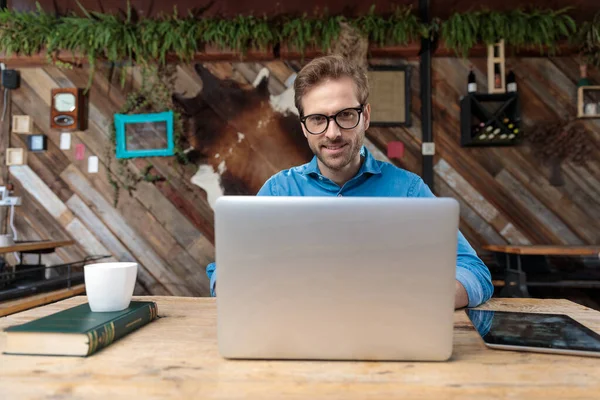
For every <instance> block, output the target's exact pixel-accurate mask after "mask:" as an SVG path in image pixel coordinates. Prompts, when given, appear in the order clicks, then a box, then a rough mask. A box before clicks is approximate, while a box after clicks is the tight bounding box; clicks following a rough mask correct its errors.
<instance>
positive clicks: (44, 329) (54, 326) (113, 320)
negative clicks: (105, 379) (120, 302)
mask: <svg viewBox="0 0 600 400" xmlns="http://www.w3.org/2000/svg"><path fill="white" fill-rule="evenodd" d="M157 316H158V307H157V305H156V303H155V302H153V301H132V302H131V303H130V304H129V308H126V309H125V310H123V311H116V312H92V311H91V310H90V306H89V304H87V303H85V304H81V305H79V306H76V307H73V308H69V309H67V310H63V311H60V312H58V313H56V314H52V315H48V316H47V317H43V318H39V319H36V320H34V321H30V322H27V323H25V324H23V325H16V326H11V327H9V328H6V329H5V332H6V350H5V351H4V353H5V354H31V355H54V356H81V357H86V356H89V355H91V354H94V353H95V352H97V351H98V350H100V349H102V348H104V347H106V346H108V345H110V344H111V343H113V342H114V341H116V340H118V339H120V338H121V337H123V336H125V335H127V334H128V333H130V332H133V331H134V330H136V329H138V328H139V327H141V326H144V325H146V324H148V323H149V322H151V321H153V320H154V319H156V318H157Z"/></svg>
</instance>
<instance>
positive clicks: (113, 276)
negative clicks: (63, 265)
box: [83, 262, 138, 312]
mask: <svg viewBox="0 0 600 400" xmlns="http://www.w3.org/2000/svg"><path fill="white" fill-rule="evenodd" d="M137 270H138V265H137V263H134V262H111V263H99V264H89V265H85V266H84V267H83V274H84V278H85V291H86V293H87V298H88V303H89V305H90V309H91V310H92V311H93V312H112V311H121V310H124V309H126V308H127V307H129V303H130V302H131V297H132V296H133V288H134V287H135V280H136V278H137Z"/></svg>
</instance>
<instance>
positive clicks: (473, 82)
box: [467, 68, 477, 93]
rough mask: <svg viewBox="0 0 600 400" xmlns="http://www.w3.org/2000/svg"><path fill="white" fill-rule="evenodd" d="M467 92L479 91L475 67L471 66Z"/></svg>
mask: <svg viewBox="0 0 600 400" xmlns="http://www.w3.org/2000/svg"><path fill="white" fill-rule="evenodd" d="M467 92H469V93H475V92H477V81H476V80H475V73H474V72H473V68H471V71H470V72H469V78H468V84H467Z"/></svg>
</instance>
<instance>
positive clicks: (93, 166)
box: [88, 156, 98, 174]
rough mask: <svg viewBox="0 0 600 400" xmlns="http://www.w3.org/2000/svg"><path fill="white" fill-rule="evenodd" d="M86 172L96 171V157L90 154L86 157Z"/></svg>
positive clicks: (93, 172)
mask: <svg viewBox="0 0 600 400" xmlns="http://www.w3.org/2000/svg"><path fill="white" fill-rule="evenodd" d="M88 172H89V173H90V174H96V173H98V157H97V156H90V157H89V158H88Z"/></svg>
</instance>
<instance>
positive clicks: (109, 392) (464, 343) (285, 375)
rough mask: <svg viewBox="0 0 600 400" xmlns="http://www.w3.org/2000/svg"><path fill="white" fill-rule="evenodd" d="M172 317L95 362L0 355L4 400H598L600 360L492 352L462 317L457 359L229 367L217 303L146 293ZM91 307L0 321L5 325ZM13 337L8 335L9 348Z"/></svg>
mask: <svg viewBox="0 0 600 400" xmlns="http://www.w3.org/2000/svg"><path fill="white" fill-rule="evenodd" d="M139 299H152V300H155V301H157V302H158V310H159V316H161V317H163V318H160V319H159V320H157V321H154V322H152V323H151V324H150V325H147V326H145V327H143V328H142V329H140V330H138V331H136V332H134V333H132V334H131V335H129V336H127V337H125V338H124V339H122V340H120V341H118V342H116V343H114V344H112V345H111V346H109V347H108V348H106V349H104V350H103V351H101V352H99V353H97V354H95V355H93V356H91V357H89V358H71V357H35V356H7V355H0V397H1V398H2V399H50V398H52V399H59V398H61V399H62V398H76V399H88V398H93V399H103V400H104V399H116V398H124V399H159V398H173V399H187V398H190V399H221V398H254V399H316V398H336V399H367V398H368V399H376V398H377V399H398V398H423V399H443V400H449V399H460V400H464V399H500V398H502V399H504V398H511V399H520V398H522V399H544V400H546V399H550V398H553V399H558V398H561V399H575V398H577V399H597V398H598V395H599V393H600V358H591V357H577V356H559V355H551V354H536V353H520V352H511V351H500V350H490V349H487V348H486V347H485V346H484V344H483V342H482V340H481V338H480V337H479V335H478V334H477V333H476V331H475V329H474V328H473V326H472V324H471V323H470V321H469V320H468V318H467V316H466V315H465V312H464V310H459V311H456V314H455V330H454V333H455V336H454V354H453V356H452V358H451V360H450V361H449V362H441V363H438V362H422V363H419V362H346V361H341V362H299V361H228V360H225V359H223V358H221V357H220V356H219V353H218V349H217V337H216V333H217V331H216V303H215V300H214V299H209V298H178V297H143V298H139ZM84 301H85V297H82V296H79V297H74V298H71V299H68V300H64V301H61V302H59V303H54V304H51V305H47V306H44V307H40V308H37V309H34V310H29V311H25V312H21V313H18V314H13V315H11V316H8V317H5V318H0V329H2V328H5V327H7V326H9V325H13V324H17V323H23V322H26V321H29V320H31V319H34V318H38V317H41V316H44V315H48V314H50V313H54V312H57V311H59V310H62V309H64V308H67V307H72V306H74V305H76V304H80V303H82V302H84ZM481 308H485V309H493V310H516V311H535V312H545V313H565V314H568V315H570V316H571V317H573V318H575V319H576V320H578V321H579V322H581V323H583V324H584V325H586V326H588V327H590V328H591V329H593V330H595V331H596V332H600V312H597V311H594V310H591V309H589V308H586V307H583V306H580V305H577V304H575V303H572V302H570V301H567V300H537V299H492V300H491V301H490V302H489V303H487V304H486V305H484V306H483V307H481ZM4 343H5V335H4V334H3V333H2V334H0V351H1V350H2V349H3V348H4Z"/></svg>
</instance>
